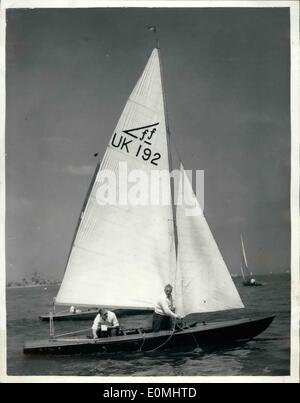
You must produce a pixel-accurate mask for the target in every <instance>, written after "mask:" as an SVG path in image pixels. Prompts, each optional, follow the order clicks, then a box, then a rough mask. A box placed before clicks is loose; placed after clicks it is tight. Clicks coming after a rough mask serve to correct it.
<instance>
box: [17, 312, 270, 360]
mask: <svg viewBox="0 0 300 403" xmlns="http://www.w3.org/2000/svg"><path fill="white" fill-rule="evenodd" d="M273 319H274V316H270V317H264V318H261V319H239V320H232V321H224V322H215V323H205V322H203V323H199V324H195V325H194V326H191V327H188V328H184V329H180V330H176V331H171V330H169V331H161V332H157V333H153V332H151V331H149V330H146V329H131V330H130V331H125V333H124V335H122V336H116V337H107V338H101V339H96V340H94V339H91V338H84V337H81V338H79V337H77V338H75V337H74V338H71V337H70V338H53V339H49V340H42V341H36V342H34V341H33V342H27V343H25V345H24V350H23V351H24V353H46V354H87V353H114V352H119V351H124V352H126V351H127V352H136V351H143V352H147V351H153V350H159V349H165V348H173V347H175V348H180V349H186V348H187V349H188V348H191V347H193V346H194V347H201V348H204V349H205V348H206V347H209V348H211V347H213V346H217V345H219V346H220V345H221V346H225V345H226V344H228V343H231V342H245V341H249V340H251V339H253V338H254V337H255V336H257V335H258V334H260V333H261V332H263V331H264V330H265V329H266V328H267V327H268V326H269V325H270V324H271V323H272V321H273Z"/></svg>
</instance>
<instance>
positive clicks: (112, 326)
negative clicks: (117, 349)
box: [92, 308, 120, 339]
mask: <svg viewBox="0 0 300 403" xmlns="http://www.w3.org/2000/svg"><path fill="white" fill-rule="evenodd" d="M119 328H120V326H119V321H118V319H117V317H116V315H115V313H114V312H111V311H108V310H106V309H104V308H100V309H99V311H98V315H97V316H96V318H95V320H94V323H93V326H92V331H93V337H94V339H97V338H99V337H105V336H118V334H119Z"/></svg>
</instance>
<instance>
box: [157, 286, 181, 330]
mask: <svg viewBox="0 0 300 403" xmlns="http://www.w3.org/2000/svg"><path fill="white" fill-rule="evenodd" d="M172 291H173V287H172V286H171V284H167V285H166V286H165V289H164V293H163V294H162V295H161V297H160V298H159V300H158V301H157V303H156V305H155V309H154V313H153V325H152V326H153V332H159V331H160V330H169V329H172V319H173V318H174V319H177V318H180V315H177V314H176V313H175V307H174V305H173V297H172Z"/></svg>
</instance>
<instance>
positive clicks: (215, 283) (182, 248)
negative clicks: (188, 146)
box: [176, 165, 244, 316]
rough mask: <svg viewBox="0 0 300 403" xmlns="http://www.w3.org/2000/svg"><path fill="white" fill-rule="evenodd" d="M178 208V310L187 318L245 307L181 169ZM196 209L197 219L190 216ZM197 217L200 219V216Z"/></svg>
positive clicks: (195, 216)
mask: <svg viewBox="0 0 300 403" xmlns="http://www.w3.org/2000/svg"><path fill="white" fill-rule="evenodd" d="M178 192H179V193H181V195H180V197H179V199H180V200H181V201H182V203H180V204H178V206H177V208H176V223H177V236H178V256H177V274H176V310H177V312H179V313H180V314H181V315H183V316H186V315H188V314H191V313H197V312H199V313H200V312H213V311H223V310H227V309H236V308H243V307H244V305H243V303H242V301H241V298H240V296H239V294H238V292H237V289H236V287H235V285H234V283H233V281H232V278H231V276H230V273H229V271H228V269H227V266H226V264H225V262H224V260H223V257H222V255H221V253H220V251H219V248H218V246H217V244H216V241H215V240H214V237H213V235H212V233H211V231H210V228H209V226H208V224H207V221H206V219H205V217H204V215H203V211H202V209H201V207H200V205H199V203H198V201H197V199H196V196H195V194H194V192H193V189H192V186H191V183H190V181H189V179H188V177H187V175H186V173H185V172H184V169H183V166H182V165H181V180H180V183H179V189H178ZM191 206H194V209H195V210H196V211H194V215H193V216H189V215H187V212H188V211H189V210H190V209H191ZM196 213H197V215H196Z"/></svg>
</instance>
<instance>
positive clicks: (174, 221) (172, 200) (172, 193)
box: [156, 38, 178, 259]
mask: <svg viewBox="0 0 300 403" xmlns="http://www.w3.org/2000/svg"><path fill="white" fill-rule="evenodd" d="M156 41H157V45H156V46H157V53H158V60H159V67H160V75H161V86H162V94H163V103H164V110H165V124H166V131H167V147H168V160H169V171H170V173H171V172H172V169H173V167H172V154H171V145H170V137H171V132H170V126H169V117H168V109H167V102H166V92H165V88H164V79H163V66H162V58H161V52H160V47H159V40H158V38H157V40H156ZM170 189H171V205H172V215H173V230H174V242H175V254H176V259H177V251H178V235H177V223H176V211H175V201H174V186H173V184H172V178H171V175H170Z"/></svg>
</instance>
